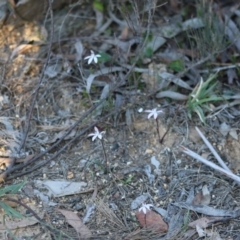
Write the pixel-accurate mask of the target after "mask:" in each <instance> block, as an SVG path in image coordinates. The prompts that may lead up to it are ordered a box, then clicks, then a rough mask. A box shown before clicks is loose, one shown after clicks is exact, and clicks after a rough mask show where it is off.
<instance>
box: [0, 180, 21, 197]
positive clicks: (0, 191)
mask: <svg viewBox="0 0 240 240" xmlns="http://www.w3.org/2000/svg"><path fill="white" fill-rule="evenodd" d="M25 183H26V181H23V182H21V183H18V184H15V185H10V186H7V187H4V188H1V189H0V197H1V196H3V195H5V194H15V193H16V192H17V191H19V190H20V189H21V188H22V187H23V186H24V185H25Z"/></svg>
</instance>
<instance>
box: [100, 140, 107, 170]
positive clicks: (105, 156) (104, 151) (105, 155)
mask: <svg viewBox="0 0 240 240" xmlns="http://www.w3.org/2000/svg"><path fill="white" fill-rule="evenodd" d="M101 144H102V149H103V154H104V160H105V168H106V169H105V171H104V172H107V167H108V165H107V154H106V150H105V147H104V143H103V139H101Z"/></svg>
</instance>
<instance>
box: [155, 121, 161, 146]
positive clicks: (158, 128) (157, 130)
mask: <svg viewBox="0 0 240 240" xmlns="http://www.w3.org/2000/svg"><path fill="white" fill-rule="evenodd" d="M156 124H157V134H158V140H159V143H161V144H162V142H161V138H160V132H159V124H158V118H156Z"/></svg>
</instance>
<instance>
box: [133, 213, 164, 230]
mask: <svg viewBox="0 0 240 240" xmlns="http://www.w3.org/2000/svg"><path fill="white" fill-rule="evenodd" d="M136 217H137V219H138V221H139V223H140V225H141V226H142V227H145V228H148V229H151V230H153V231H155V232H157V233H166V232H167V231H168V225H167V224H166V223H165V222H164V221H163V219H162V217H161V215H160V214H158V213H156V212H154V211H149V210H148V211H147V212H146V214H144V213H143V212H142V211H137V212H136Z"/></svg>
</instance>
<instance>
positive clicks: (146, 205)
mask: <svg viewBox="0 0 240 240" xmlns="http://www.w3.org/2000/svg"><path fill="white" fill-rule="evenodd" d="M150 207H153V205H152V204H145V203H143V204H142V206H141V207H140V208H139V209H138V211H139V212H141V211H143V213H144V214H146V213H147V211H151V209H150Z"/></svg>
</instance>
